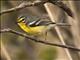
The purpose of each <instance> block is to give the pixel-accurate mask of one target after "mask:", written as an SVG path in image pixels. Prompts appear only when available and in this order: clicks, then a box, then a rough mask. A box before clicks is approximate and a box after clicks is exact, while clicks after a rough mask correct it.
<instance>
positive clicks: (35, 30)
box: [18, 22, 46, 35]
mask: <svg viewBox="0 0 80 60" xmlns="http://www.w3.org/2000/svg"><path fill="white" fill-rule="evenodd" d="M18 25H19V26H20V27H21V29H22V30H24V31H25V32H27V33H28V34H31V35H36V34H40V33H42V32H43V31H44V29H46V27H45V26H37V27H29V26H27V25H26V24H25V23H23V22H21V23H18Z"/></svg>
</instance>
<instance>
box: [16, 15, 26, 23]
mask: <svg viewBox="0 0 80 60" xmlns="http://www.w3.org/2000/svg"><path fill="white" fill-rule="evenodd" d="M25 22H26V19H25V16H20V17H18V19H17V23H25Z"/></svg>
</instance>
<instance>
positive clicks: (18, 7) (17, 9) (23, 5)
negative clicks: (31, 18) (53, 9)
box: [0, 1, 45, 15]
mask: <svg viewBox="0 0 80 60" xmlns="http://www.w3.org/2000/svg"><path fill="white" fill-rule="evenodd" d="M44 3H45V2H41V1H34V2H33V3H31V2H28V3H26V2H23V3H21V4H20V5H19V6H16V7H14V8H11V9H7V10H3V11H1V12H0V15H1V14H5V13H10V12H13V11H19V10H21V9H23V8H25V7H30V6H37V5H41V4H44Z"/></svg>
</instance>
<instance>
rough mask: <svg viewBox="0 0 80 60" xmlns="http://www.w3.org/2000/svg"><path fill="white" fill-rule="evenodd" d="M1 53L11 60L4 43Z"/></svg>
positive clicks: (7, 59)
mask: <svg viewBox="0 0 80 60" xmlns="http://www.w3.org/2000/svg"><path fill="white" fill-rule="evenodd" d="M1 52H2V53H3V54H4V56H5V58H6V60H11V57H10V55H9V53H8V52H7V50H6V48H5V46H4V44H3V42H2V41H1Z"/></svg>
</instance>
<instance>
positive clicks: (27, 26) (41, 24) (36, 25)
mask: <svg viewBox="0 0 80 60" xmlns="http://www.w3.org/2000/svg"><path fill="white" fill-rule="evenodd" d="M17 24H18V25H19V27H20V28H21V29H22V30H23V31H25V32H26V33H28V34H30V35H37V34H41V33H42V32H45V31H47V29H48V27H49V25H50V24H52V25H58V26H69V24H66V23H55V22H51V21H41V20H40V19H38V20H35V21H31V22H28V20H27V19H26V17H25V16H21V17H19V18H18V20H17Z"/></svg>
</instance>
